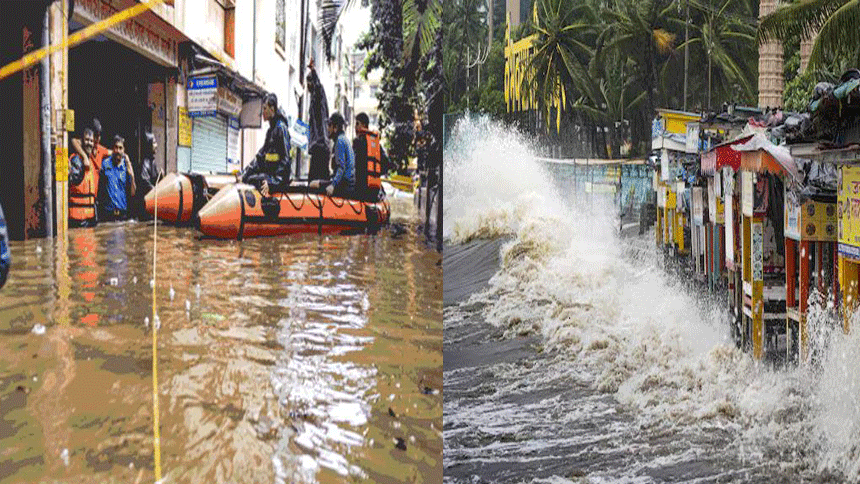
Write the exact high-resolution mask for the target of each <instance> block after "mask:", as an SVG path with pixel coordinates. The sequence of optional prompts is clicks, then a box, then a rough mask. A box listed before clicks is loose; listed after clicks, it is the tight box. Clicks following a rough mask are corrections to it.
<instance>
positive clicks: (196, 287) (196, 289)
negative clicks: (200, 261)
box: [194, 283, 200, 299]
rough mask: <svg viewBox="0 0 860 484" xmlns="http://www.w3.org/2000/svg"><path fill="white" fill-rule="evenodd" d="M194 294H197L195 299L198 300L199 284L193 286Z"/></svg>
mask: <svg viewBox="0 0 860 484" xmlns="http://www.w3.org/2000/svg"><path fill="white" fill-rule="evenodd" d="M194 293H195V294H197V299H200V284H199V283H198V284H196V285H195V286H194Z"/></svg>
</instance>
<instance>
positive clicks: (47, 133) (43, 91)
mask: <svg viewBox="0 0 860 484" xmlns="http://www.w3.org/2000/svg"><path fill="white" fill-rule="evenodd" d="M52 3H53V2H46V4H45V15H44V17H43V18H42V46H43V47H44V46H47V45H50V43H51V34H50V17H51V4H52ZM40 64H41V65H40V66H39V77H40V79H39V94H40V96H39V97H40V105H39V108H40V109H41V111H42V200H43V201H44V203H43V204H42V216H43V217H44V220H45V236H46V237H53V236H54V216H53V215H54V211H53V202H54V190H53V186H54V177H53V175H54V163H53V161H54V160H53V158H52V156H51V154H52V150H51V89H50V86H51V75H50V72H51V56H49V55H46V56H45V57H43V58H42V61H41V63H40Z"/></svg>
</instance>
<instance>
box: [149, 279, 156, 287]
mask: <svg viewBox="0 0 860 484" xmlns="http://www.w3.org/2000/svg"><path fill="white" fill-rule="evenodd" d="M153 287H155V279H150V280H149V288H150V289H152V288H153Z"/></svg>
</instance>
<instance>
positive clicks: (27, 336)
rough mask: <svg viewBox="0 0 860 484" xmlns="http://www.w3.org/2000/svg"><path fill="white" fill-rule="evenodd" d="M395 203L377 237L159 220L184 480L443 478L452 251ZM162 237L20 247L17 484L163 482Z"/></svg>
mask: <svg viewBox="0 0 860 484" xmlns="http://www.w3.org/2000/svg"><path fill="white" fill-rule="evenodd" d="M394 202H395V203H394V204H393V207H392V208H393V211H394V217H393V222H394V223H395V225H397V228H402V229H405V231H401V230H397V229H391V228H386V229H383V230H381V231H380V232H379V233H378V234H376V235H352V236H318V235H316V234H308V235H300V236H291V237H282V238H266V239H251V240H245V241H242V242H237V241H220V240H212V239H201V237H200V234H199V232H197V231H195V230H193V229H188V228H175V227H169V226H165V225H159V227H158V244H157V256H158V264H157V278H156V279H157V284H156V293H157V296H156V304H157V307H158V309H157V313H158V316H159V321H160V327H159V328H160V329H159V330H158V331H157V340H158V349H157V355H158V371H157V376H158V397H159V406H160V411H159V418H160V434H161V438H160V442H161V466H162V473H163V477H164V482H209V483H216V482H242V483H252V482H263V483H273V482H275V483H280V482H283V483H293V482H297V483H303V482H321V483H328V482H442V433H441V431H442V267H441V254H440V253H438V252H437V251H436V250H435V249H434V248H433V246H432V244H428V243H426V242H425V241H424V238H423V236H422V235H421V234H420V233H418V229H417V216H416V215H415V214H414V212H413V211H412V207H411V204H410V203H409V202H408V201H403V200H395V201H394ZM152 232H153V225H152V222H147V223H137V222H130V223H122V224H104V225H101V226H99V227H97V228H94V229H73V230H71V231H70V232H69V236H68V242H67V243H63V242H62V241H57V240H46V239H44V240H32V241H27V242H13V243H12V247H11V249H12V256H13V267H12V272H11V274H10V279H9V281H8V283H7V285H6V286H5V287H4V288H3V289H2V290H0V481H2V482H75V483H76V482H123V483H134V482H152V481H153V477H154V451H153V441H154V438H153V397H152V395H153V372H152V354H153V353H152V340H153V338H152V328H151V326H152V324H151V323H152V322H151V321H150V320H151V319H152V315H151V311H152V289H151V286H150V280H151V279H152V248H153V240H152ZM43 328H44V332H42V329H43Z"/></svg>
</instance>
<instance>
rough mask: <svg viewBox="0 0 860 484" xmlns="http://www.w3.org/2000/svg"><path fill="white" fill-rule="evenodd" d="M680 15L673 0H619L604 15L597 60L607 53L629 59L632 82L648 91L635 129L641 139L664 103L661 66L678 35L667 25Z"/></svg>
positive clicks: (644, 136)
mask: <svg viewBox="0 0 860 484" xmlns="http://www.w3.org/2000/svg"><path fill="white" fill-rule="evenodd" d="M677 14H678V12H677V5H676V4H675V2H673V1H670V0H616V1H615V2H614V3H612V4H611V5H609V6H608V7H607V8H604V9H603V10H602V12H601V14H600V17H601V18H602V19H603V20H604V22H605V25H604V27H603V30H602V32H601V33H600V36H599V37H598V39H597V52H598V56H597V59H596V60H595V62H597V63H600V62H602V59H603V58H604V57H605V56H607V55H619V56H622V57H624V58H626V59H629V61H630V62H631V63H632V66H631V67H632V68H631V69H630V70H629V71H628V72H626V75H628V76H630V77H631V78H632V80H631V85H634V84H635V85H638V86H639V89H641V90H642V91H644V93H645V98H644V101H645V106H644V112H641V114H642V115H643V116H642V117H641V118H640V119H638V120H637V121H638V122H637V123H636V126H637V127H638V129H636V130H635V132H636V134H637V141H639V142H642V141H645V140H646V138H647V137H648V135H649V134H650V133H647V131H648V128H647V126H650V124H649V123H650V119H651V116H652V115H653V113H654V110H655V108H656V107H657V105H658V104H660V103H661V102H662V96H661V94H662V93H661V92H660V91H659V90H658V86H659V80H660V76H659V72H660V70H661V69H660V67H661V64H664V63H665V61H666V59H667V58H668V57H669V55H670V54H671V53H672V52H673V50H674V49H673V44H674V42H675V35H674V34H672V33H671V32H669V31H668V30H667V29H666V27H668V24H669V23H670V19H672V18H674V16H677Z"/></svg>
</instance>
